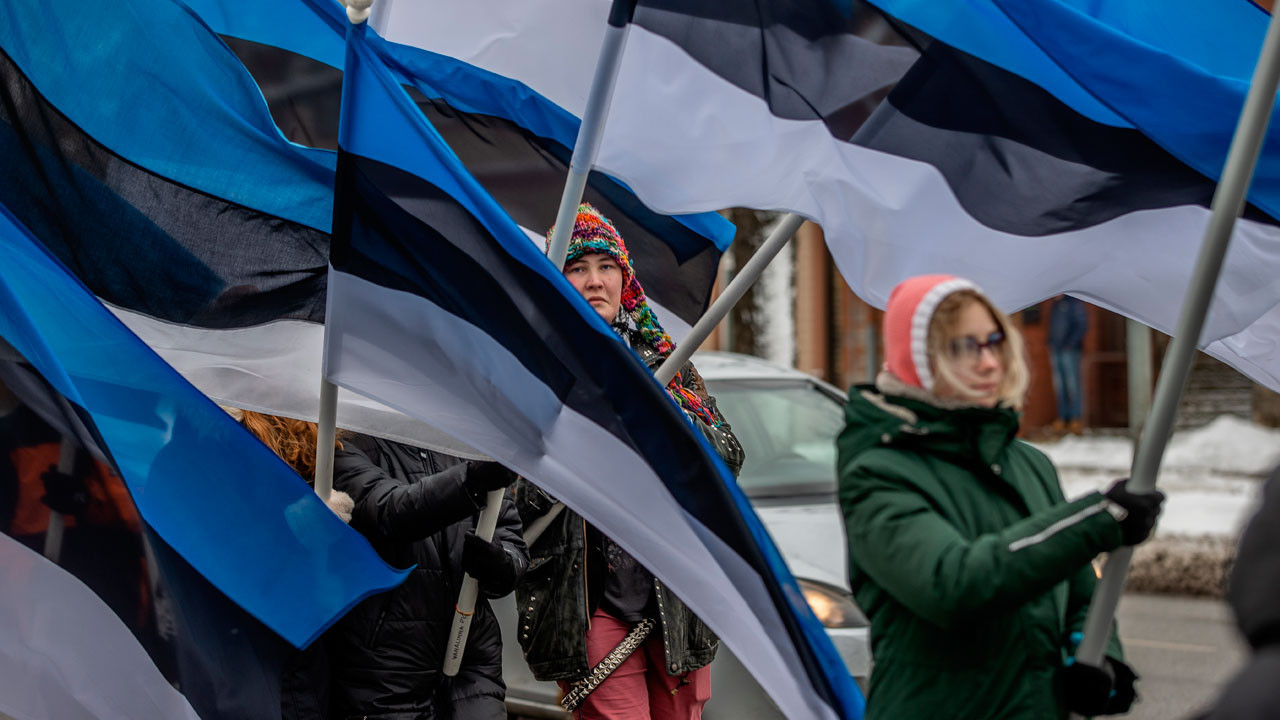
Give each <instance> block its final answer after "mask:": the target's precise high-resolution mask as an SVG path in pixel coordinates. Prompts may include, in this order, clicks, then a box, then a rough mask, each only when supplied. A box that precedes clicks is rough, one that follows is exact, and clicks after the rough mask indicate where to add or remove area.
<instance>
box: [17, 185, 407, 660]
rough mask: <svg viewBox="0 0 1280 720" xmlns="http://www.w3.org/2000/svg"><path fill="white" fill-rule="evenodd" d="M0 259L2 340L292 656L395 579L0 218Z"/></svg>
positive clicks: (137, 498)
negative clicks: (85, 419) (79, 412)
mask: <svg viewBox="0 0 1280 720" xmlns="http://www.w3.org/2000/svg"><path fill="white" fill-rule="evenodd" d="M0 250H2V251H3V254H4V257H5V261H4V262H3V263H0V336H3V337H4V338H5V339H6V340H8V341H9V343H10V344H12V345H13V346H14V347H15V348H17V350H18V351H19V352H21V353H22V354H23V355H24V356H25V357H26V358H27V360H28V361H29V362H31V364H32V365H34V366H35V368H36V369H37V370H38V371H39V372H40V373H41V374H42V375H44V377H45V378H46V379H47V380H48V381H49V382H50V383H51V384H52V385H53V386H54V387H55V388H56V389H57V390H58V392H60V393H62V394H63V395H65V396H66V397H67V398H68V399H69V400H70V401H71V402H73V403H75V404H76V405H78V406H80V407H81V408H84V409H85V410H86V411H87V412H88V413H89V415H90V416H91V417H92V419H93V422H94V424H95V425H96V426H97V428H98V430H99V432H100V434H101V436H102V439H103V441H104V442H105V443H106V445H107V449H108V451H109V452H110V453H111V456H112V458H113V459H114V460H115V463H116V466H117V468H118V469H119V471H120V473H121V475H122V477H123V478H124V480H125V482H126V484H127V485H128V487H129V491H130V493H131V494H132V495H133V498H134V502H135V503H136V504H137V506H138V511H139V513H140V514H141V515H142V517H143V519H145V520H146V522H147V523H148V524H149V525H150V526H151V527H152V528H153V529H155V531H156V532H157V533H158V534H159V535H160V536H161V537H162V538H164V539H165V541H166V542H167V543H169V545H170V546H172V547H173V548H174V549H175V550H177V551H178V552H179V553H180V554H181V555H182V556H183V557H184V558H185V559H186V560H187V562H189V563H190V564H191V565H192V566H193V567H194V568H196V570H197V571H199V572H200V573H201V574H202V575H204V576H205V577H206V578H208V579H209V580H210V581H211V582H212V583H213V584H214V585H215V586H217V587H218V588H219V589H220V590H222V592H224V593H225V594H226V595H227V596H228V597H230V598H231V599H232V600H234V601H235V602H236V603H237V604H239V605H240V606H241V607H243V608H244V609H245V610H246V611H248V612H249V613H251V614H252V615H254V616H255V617H257V618H258V619H259V620H261V621H262V622H263V623H264V624H266V625H267V626H268V627H270V628H271V629H272V630H274V631H276V632H277V633H279V634H280V635H281V636H282V637H284V638H285V639H286V640H288V641H289V642H291V643H293V644H294V645H297V646H299V647H301V646H305V645H307V644H308V643H310V642H311V641H312V640H314V639H315V638H316V636H318V635H319V634H320V633H321V632H322V631H323V630H324V629H325V628H326V627H328V626H329V625H330V624H331V623H332V622H333V621H335V620H336V619H337V618H338V617H340V616H341V615H342V614H343V613H345V612H346V611H347V609H349V608H350V607H351V606H352V605H354V604H355V603H356V602H358V601H360V600H361V599H362V598H364V597H366V596H368V595H370V594H373V593H375V592H379V591H382V590H385V589H387V588H390V587H394V586H395V585H397V584H399V583H400V582H401V581H402V580H403V579H404V577H405V575H406V573H405V572H401V571H395V570H392V569H391V568H389V567H388V566H387V565H386V563H384V562H383V561H382V560H381V559H380V558H379V557H378V555H377V554H376V553H375V552H374V551H373V549H372V548H371V547H370V546H369V544H368V543H367V542H366V541H365V540H364V539H363V538H361V537H360V536H359V535H358V534H357V533H355V532H354V531H352V530H351V529H350V528H348V527H347V526H346V525H345V524H343V522H342V521H341V520H340V519H338V517H337V516H335V515H334V514H333V513H332V512H330V511H329V509H328V508H326V507H325V505H324V503H322V502H321V501H320V499H319V498H318V497H316V495H315V493H313V492H312V491H311V490H310V488H308V486H307V485H306V483H304V482H303V481H302V480H301V479H300V478H299V477H298V476H297V474H295V473H294V472H293V471H292V470H291V469H290V468H289V467H288V466H287V465H285V464H284V463H283V462H282V461H281V460H280V459H279V458H278V457H276V456H275V454H273V453H272V452H271V451H270V450H268V449H267V448H266V447H265V446H264V445H262V444H261V443H259V442H258V441H257V440H255V439H254V438H253V437H252V436H251V435H249V434H248V433H247V432H246V431H245V430H244V429H243V428H241V427H240V426H239V424H237V423H236V422H235V421H234V420H232V419H231V418H230V416H228V415H227V414H226V413H224V412H222V411H221V410H220V409H219V408H218V407H217V406H216V405H214V404H213V402H212V401H210V400H209V399H208V398H207V397H205V396H204V395H202V394H201V393H200V392H199V391H197V390H196V389H195V388H193V387H191V385H189V384H188V383H187V382H186V381H185V380H183V379H182V377H181V376H180V375H178V373H177V372H175V371H174V370H173V369H172V368H171V367H169V366H168V365H166V364H165V363H164V362H163V361H162V360H160V359H159V358H158V357H157V356H156V355H155V354H154V353H153V352H152V351H151V350H150V349H149V348H147V346H146V345H145V344H143V343H142V341H141V340H139V339H138V338H137V337H135V336H134V335H133V334H132V333H130V332H129V331H128V329H126V328H125V327H124V325H122V324H121V323H120V321H119V320H117V319H116V318H115V316H113V315H112V314H111V313H110V312H109V311H108V310H107V309H106V308H105V307H103V306H102V304H101V303H99V302H98V301H97V300H96V299H95V298H94V297H93V296H92V295H91V294H90V293H89V292H88V291H87V290H86V289H85V288H84V286H83V285H81V284H80V283H79V282H77V281H76V280H75V279H74V278H73V277H72V276H71V275H70V274H69V273H68V272H67V271H66V270H65V269H64V268H63V267H61V265H60V264H59V263H58V262H57V261H56V260H55V259H53V258H52V257H51V256H50V255H48V253H47V252H46V251H45V250H44V249H43V247H42V246H41V245H40V244H39V242H38V241H37V240H36V239H35V238H34V237H32V236H31V235H30V233H29V232H28V231H27V230H26V229H25V228H23V227H22V226H21V225H20V224H19V223H18V222H17V221H16V220H15V219H14V218H13V216H12V215H11V214H10V213H9V211H8V209H7V208H4V207H3V206H0Z"/></svg>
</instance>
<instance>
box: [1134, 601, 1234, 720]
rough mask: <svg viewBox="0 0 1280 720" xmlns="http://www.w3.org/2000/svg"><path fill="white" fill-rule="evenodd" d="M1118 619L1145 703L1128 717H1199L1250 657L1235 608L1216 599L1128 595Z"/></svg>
mask: <svg viewBox="0 0 1280 720" xmlns="http://www.w3.org/2000/svg"><path fill="white" fill-rule="evenodd" d="M1118 617H1119V621H1120V639H1121V640H1122V641H1123V642H1124V650H1125V656H1126V657H1127V659H1128V660H1129V664H1130V665H1131V666H1132V667H1133V668H1134V670H1135V671H1136V672H1137V673H1138V675H1140V676H1141V680H1139V681H1138V692H1139V694H1140V696H1141V700H1140V701H1139V702H1138V703H1137V704H1136V705H1134V707H1133V711H1132V712H1130V713H1129V714H1128V715H1126V716H1124V717H1127V718H1134V719H1135V720H1184V719H1185V718H1190V717H1192V716H1194V714H1195V713H1196V712H1198V711H1199V710H1202V709H1203V708H1204V707H1205V706H1207V705H1208V704H1210V703H1212V702H1213V700H1214V698H1216V697H1217V695H1218V693H1219V692H1220V691H1221V689H1222V686H1223V685H1224V684H1226V682H1227V681H1228V680H1230V679H1231V677H1232V676H1233V675H1234V674H1235V673H1236V671H1237V670H1238V669H1239V668H1240V666H1241V665H1242V664H1243V663H1244V661H1245V659H1246V657H1247V654H1248V646H1247V645H1245V644H1244V641H1243V640H1242V639H1241V638H1240V637H1239V634H1238V633H1237V631H1236V626H1235V620H1234V618H1233V617H1232V615H1231V609H1230V608H1229V607H1228V606H1227V604H1226V603H1224V602H1220V601H1217V600H1201V599H1193V598H1179V597H1167V596H1159V595H1137V594H1127V595H1124V596H1123V597H1122V598H1121V599H1120V608H1119V611H1118Z"/></svg>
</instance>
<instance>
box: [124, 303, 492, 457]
mask: <svg viewBox="0 0 1280 720" xmlns="http://www.w3.org/2000/svg"><path fill="white" fill-rule="evenodd" d="M107 307H108V308H110V310H111V311H112V312H113V313H115V315H116V317H118V318H120V320H121V321H122V322H123V323H124V324H125V325H126V326H128V328H129V329H130V330H132V331H133V333H134V334H135V335H137V336H138V337H139V338H141V339H142V341H143V342H145V343H146V344H147V345H149V346H150V347H151V349H152V350H154V351H155V352H156V353H157V354H158V355H160V357H161V358H163V359H164V361H165V362H167V363H169V364H170V365H171V366H173V368H174V369H175V370H177V371H178V372H179V373H181V374H182V376H183V377H185V378H186V379H187V381H188V382H190V383H191V384H192V385H195V386H196V388H197V389H199V390H200V392H202V393H204V394H205V395H208V396H209V397H210V398H212V399H213V400H214V401H215V402H219V403H222V404H224V405H234V406H235V407H239V408H244V409H246V410H255V411H258V412H264V413H269V414H272V415H283V416H286V417H292V418H298V419H301V420H308V421H311V422H315V421H316V416H317V413H318V412H319V407H320V399H319V398H320V365H321V362H322V359H323V358H322V357H321V353H322V350H323V347H324V326H323V325H320V324H318V323H311V322H304V321H300V320H279V321H276V322H272V323H267V324H265V325H258V326H255V327H248V328H235V329H229V330H211V329H208V328H199V327H192V326H188V325H177V324H174V323H168V322H164V321H162V320H157V319H155V318H152V317H149V316H147V315H142V314H139V313H135V312H131V311H129V310H124V309H122V308H119V307H115V306H112V305H108V306H107ZM338 427H341V428H345V429H348V430H354V431H356V432H361V433H366V434H369V435H376V436H378V437H384V438H388V439H391V440H395V441H397V442H403V443H408V444H410V445H413V446H415V447H423V448H427V449H429V450H438V451H440V452H444V453H447V454H449V455H456V456H458V457H463V458H468V459H485V458H486V457H487V456H485V455H484V454H483V453H480V452H478V451H477V450H476V449H475V448H473V447H471V446H470V445H467V444H466V443H464V442H461V441H460V440H457V439H455V438H453V437H450V436H449V435H448V434H446V433H443V432H440V431H439V430H437V429H436V428H434V427H431V426H430V425H427V424H425V423H423V422H420V421H418V420H415V419H413V418H411V417H408V416H406V415H405V414H404V413H401V412H400V411H398V410H394V409H392V408H389V407H387V406H385V405H383V404H381V403H379V402H375V401H373V400H370V399H368V398H366V397H361V396H359V395H352V394H350V393H339V395H338Z"/></svg>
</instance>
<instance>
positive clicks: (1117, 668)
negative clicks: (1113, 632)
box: [1062, 657, 1138, 717]
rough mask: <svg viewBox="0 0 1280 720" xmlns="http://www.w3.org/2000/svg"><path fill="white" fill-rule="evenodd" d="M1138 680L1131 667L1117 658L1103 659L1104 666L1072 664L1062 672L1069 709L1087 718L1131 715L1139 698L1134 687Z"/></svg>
mask: <svg viewBox="0 0 1280 720" xmlns="http://www.w3.org/2000/svg"><path fill="white" fill-rule="evenodd" d="M1137 679H1138V676H1137V675H1135V674H1134V672H1133V669H1132V668H1130V667H1129V666H1128V665H1125V664H1124V663H1122V662H1120V661H1119V660H1116V659H1115V658H1111V657H1106V658H1103V663H1102V667H1094V666H1093V665H1085V664H1084V663H1077V662H1072V663H1071V664H1070V665H1067V666H1066V667H1064V668H1063V669H1062V686H1063V693H1064V694H1065V696H1066V701H1067V709H1068V710H1070V711H1071V712H1073V713H1077V714H1080V715H1084V716H1085V717H1093V716H1095V715H1119V714H1121V713H1126V712H1129V708H1130V707H1132V706H1133V701H1134V700H1136V699H1137V697H1138V693H1137V691H1136V690H1135V689H1134V687H1133V682H1134V680H1137Z"/></svg>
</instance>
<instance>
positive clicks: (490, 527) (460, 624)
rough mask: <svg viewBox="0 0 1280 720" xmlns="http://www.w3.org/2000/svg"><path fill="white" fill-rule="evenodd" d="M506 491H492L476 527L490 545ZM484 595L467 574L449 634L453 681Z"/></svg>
mask: <svg viewBox="0 0 1280 720" xmlns="http://www.w3.org/2000/svg"><path fill="white" fill-rule="evenodd" d="M505 492H506V489H505V488H501V489H498V490H490V491H489V494H488V495H486V496H485V506H484V511H483V512H481V513H480V521H479V522H478V523H477V524H476V537H478V538H480V539H481V540H484V541H485V542H489V541H491V540H493V531H494V530H496V529H497V527H498V510H499V509H500V508H501V507H502V494H503V493H505ZM479 595H480V585H479V583H477V582H476V579H475V578H473V577H471V576H470V575H467V574H463V576H462V590H461V591H460V592H459V593H458V604H457V605H456V606H454V611H453V627H452V628H451V629H450V630H449V642H448V644H447V645H446V646H445V655H444V669H443V672H444V674H445V675H448V676H449V677H453V676H455V675H457V674H458V668H460V667H462V655H463V653H465V652H466V650H467V633H469V632H470V631H471V617H472V616H473V615H475V612H476V598H477V597H479Z"/></svg>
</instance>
